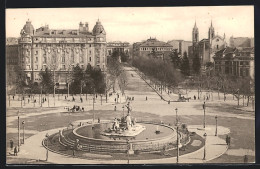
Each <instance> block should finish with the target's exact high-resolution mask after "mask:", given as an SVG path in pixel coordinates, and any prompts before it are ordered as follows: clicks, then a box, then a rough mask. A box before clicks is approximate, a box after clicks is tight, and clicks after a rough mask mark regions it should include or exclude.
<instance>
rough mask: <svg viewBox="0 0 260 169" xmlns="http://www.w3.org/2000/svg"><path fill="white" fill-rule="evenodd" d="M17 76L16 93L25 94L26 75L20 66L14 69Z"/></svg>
mask: <svg viewBox="0 0 260 169" xmlns="http://www.w3.org/2000/svg"><path fill="white" fill-rule="evenodd" d="M14 71H15V74H16V83H15V86H16V92H18V93H23V92H24V89H25V87H26V83H25V76H26V74H25V73H24V71H23V70H22V68H21V67H20V66H16V67H15V68H14Z"/></svg>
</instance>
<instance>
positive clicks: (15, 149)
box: [14, 146, 18, 156]
mask: <svg viewBox="0 0 260 169" xmlns="http://www.w3.org/2000/svg"><path fill="white" fill-rule="evenodd" d="M17 153H18V151H17V146H15V148H14V156H17Z"/></svg>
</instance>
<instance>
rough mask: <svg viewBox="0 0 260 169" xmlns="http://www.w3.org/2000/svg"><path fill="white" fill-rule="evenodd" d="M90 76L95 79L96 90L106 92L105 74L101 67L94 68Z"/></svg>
mask: <svg viewBox="0 0 260 169" xmlns="http://www.w3.org/2000/svg"><path fill="white" fill-rule="evenodd" d="M90 77H91V78H92V79H93V84H94V88H95V91H96V92H97V93H104V92H105V87H106V86H105V85H106V84H105V78H104V74H103V73H102V72H101V69H99V68H96V69H93V70H92V73H91V76H90Z"/></svg>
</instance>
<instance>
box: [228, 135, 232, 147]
mask: <svg viewBox="0 0 260 169" xmlns="http://www.w3.org/2000/svg"><path fill="white" fill-rule="evenodd" d="M230 142H231V137H230V136H228V146H230Z"/></svg>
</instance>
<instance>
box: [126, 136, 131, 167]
mask: <svg viewBox="0 0 260 169" xmlns="http://www.w3.org/2000/svg"><path fill="white" fill-rule="evenodd" d="M126 144H127V145H126V146H127V164H129V149H130V145H129V139H127V140H126Z"/></svg>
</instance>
